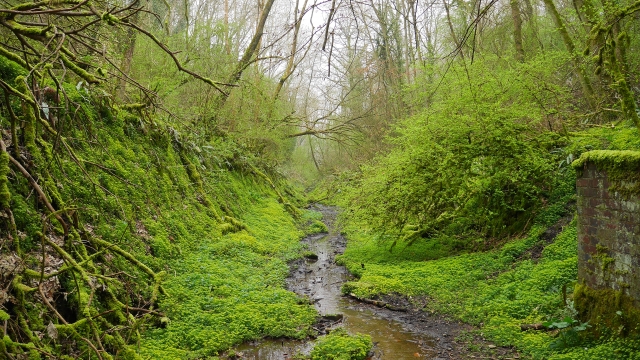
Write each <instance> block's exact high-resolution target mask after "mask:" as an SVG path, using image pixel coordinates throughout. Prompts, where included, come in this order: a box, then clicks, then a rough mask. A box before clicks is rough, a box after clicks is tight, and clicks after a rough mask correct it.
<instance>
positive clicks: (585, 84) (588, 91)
mask: <svg viewBox="0 0 640 360" xmlns="http://www.w3.org/2000/svg"><path fill="white" fill-rule="evenodd" d="M543 1H544V4H545V6H546V8H547V10H548V11H549V13H550V14H551V17H552V18H553V22H554V23H555V24H556V27H557V28H558V32H559V33H560V36H562V41H563V42H564V45H565V47H566V48H567V50H568V51H569V53H571V57H572V58H573V63H574V66H575V67H576V71H577V73H578V78H579V80H580V85H581V86H582V91H584V96H585V98H586V99H587V102H588V104H589V106H590V107H591V108H592V109H594V108H595V94H594V92H593V87H592V86H591V81H590V79H589V77H588V76H587V72H586V70H585V69H584V68H583V67H582V63H581V61H580V60H581V59H580V55H579V54H577V53H576V47H575V45H574V43H573V40H572V39H571V36H570V35H569V31H568V30H567V27H566V26H565V24H564V20H563V19H562V17H561V16H560V13H559V12H558V9H557V8H556V5H555V4H554V3H553V0H543Z"/></svg>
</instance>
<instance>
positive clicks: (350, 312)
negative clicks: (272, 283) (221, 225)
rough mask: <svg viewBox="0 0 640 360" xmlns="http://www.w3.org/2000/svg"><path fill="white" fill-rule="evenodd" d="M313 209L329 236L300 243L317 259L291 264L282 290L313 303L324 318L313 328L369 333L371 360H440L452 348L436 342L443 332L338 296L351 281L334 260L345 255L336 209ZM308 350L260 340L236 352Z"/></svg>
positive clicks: (275, 359)
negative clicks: (342, 254)
mask: <svg viewBox="0 0 640 360" xmlns="http://www.w3.org/2000/svg"><path fill="white" fill-rule="evenodd" d="M314 210H318V211H321V212H322V213H323V221H324V222H325V224H327V226H328V228H329V234H317V235H311V236H308V237H306V238H305V239H303V240H302V241H303V242H304V243H305V244H307V246H308V247H309V250H310V251H311V252H313V253H315V254H317V255H318V259H317V260H310V259H300V260H298V261H296V262H294V263H293V264H292V265H291V274H290V276H289V278H287V289H289V290H291V291H293V292H295V293H297V294H298V295H301V296H307V297H308V298H309V299H311V301H313V303H314V305H315V307H316V309H317V311H318V312H319V313H320V315H322V316H323V318H322V320H321V321H320V322H319V324H317V326H318V327H326V328H328V329H330V328H333V327H336V326H344V327H345V328H346V329H347V331H349V333H352V334H355V333H362V334H368V335H370V336H371V338H372V340H373V342H374V348H373V354H372V356H371V358H370V359H372V360H378V359H395V360H404V359H417V358H421V359H442V358H443V357H440V356H441V355H444V354H443V350H444V351H446V350H447V349H448V350H451V349H450V347H448V345H447V344H444V347H443V344H442V343H441V338H444V337H446V336H447V334H446V333H444V335H441V334H440V336H438V335H437V334H435V333H433V332H432V331H426V330H425V329H424V326H416V323H415V322H413V321H412V320H411V316H412V313H407V312H396V311H391V310H388V309H384V308H379V307H376V306H374V305H370V304H365V303H361V302H359V301H357V300H353V299H351V298H349V297H345V296H343V295H342V293H341V291H340V288H341V286H342V284H343V283H344V282H345V281H348V280H351V279H352V277H351V275H350V274H349V272H348V271H347V270H346V268H345V267H343V266H338V265H336V263H335V261H334V260H335V256H336V255H338V254H341V253H342V252H343V251H344V249H345V247H346V239H345V238H344V236H342V235H341V234H340V233H339V232H338V231H336V229H335V228H334V222H335V218H336V210H335V208H333V207H325V206H317V207H316V208H314ZM418 317H424V315H422V316H418ZM418 325H420V324H418ZM434 327H437V325H435V326H434ZM420 328H423V329H420ZM319 330H321V332H322V329H319ZM439 331H441V332H442V330H441V329H440V330H439ZM445 331H446V329H445ZM436 336H438V337H436ZM312 347H313V341H300V340H288V339H265V340H259V341H252V342H248V343H245V344H242V345H240V346H238V347H237V348H236V349H235V351H236V354H239V355H240V354H241V357H242V358H243V359H256V360H258V359H259V360H286V359H289V358H291V357H293V356H294V355H296V354H299V353H303V354H308V353H309V352H310V351H311V348H312Z"/></svg>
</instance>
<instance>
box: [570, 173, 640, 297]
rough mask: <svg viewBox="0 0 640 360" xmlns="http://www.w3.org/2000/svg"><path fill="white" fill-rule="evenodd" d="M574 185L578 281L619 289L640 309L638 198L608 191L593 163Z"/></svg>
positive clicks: (594, 286)
mask: <svg viewBox="0 0 640 360" xmlns="http://www.w3.org/2000/svg"><path fill="white" fill-rule="evenodd" d="M576 185H577V190H578V281H580V282H581V283H582V284H584V285H587V286H589V287H590V288H592V289H614V290H616V291H620V290H622V291H624V293H625V294H626V295H629V296H630V297H631V298H632V299H633V300H634V301H635V306H638V307H640V196H637V195H629V196H622V195H620V194H619V193H617V192H615V191H609V188H610V187H611V184H610V182H609V179H608V177H607V173H606V172H605V171H602V170H599V169H598V168H597V167H596V165H595V164H593V163H592V162H587V163H585V164H584V166H583V168H582V171H580V172H579V173H578V180H577V183H576ZM625 185H626V186H629V185H633V184H625Z"/></svg>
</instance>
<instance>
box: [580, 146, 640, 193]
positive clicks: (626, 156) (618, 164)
mask: <svg viewBox="0 0 640 360" xmlns="http://www.w3.org/2000/svg"><path fill="white" fill-rule="evenodd" d="M588 163H593V164H595V165H596V167H597V168H598V169H599V170H603V171H606V172H607V176H608V177H609V181H610V182H611V184H612V186H611V188H610V190H611V191H617V192H619V193H620V194H621V195H623V196H625V197H629V196H632V195H640V151H632V150H593V151H587V152H585V153H583V154H582V156H580V158H579V159H577V160H576V161H574V162H573V163H572V164H571V165H572V166H573V168H575V169H576V171H578V175H579V176H580V175H581V174H580V172H581V171H582V170H583V169H584V168H585V166H586V165H587V164H588Z"/></svg>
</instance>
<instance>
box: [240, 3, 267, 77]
mask: <svg viewBox="0 0 640 360" xmlns="http://www.w3.org/2000/svg"><path fill="white" fill-rule="evenodd" d="M274 1H275V0H267V3H266V4H265V5H264V8H263V9H262V13H261V14H260V18H259V19H258V24H257V26H256V32H255V34H254V35H253V38H252V39H251V43H249V46H248V47H247V49H246V50H245V51H244V54H243V55H242V58H241V59H240V61H239V62H238V65H237V66H236V69H235V70H234V71H233V73H232V74H231V77H230V80H229V83H236V82H238V80H240V77H241V76H242V73H243V72H244V70H245V69H246V68H247V66H249V64H251V60H252V59H253V56H254V55H255V53H256V51H257V50H258V47H259V45H260V40H262V34H263V33H264V25H265V23H266V22H267V18H268V17H269V12H271V7H272V6H273V3H274Z"/></svg>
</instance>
